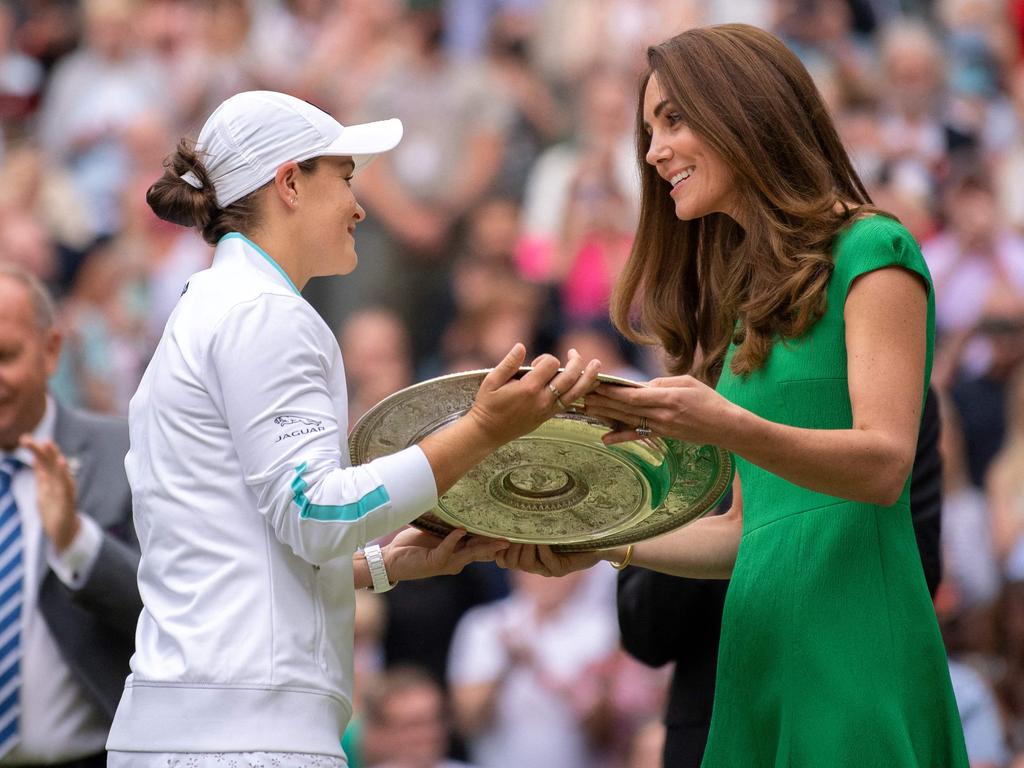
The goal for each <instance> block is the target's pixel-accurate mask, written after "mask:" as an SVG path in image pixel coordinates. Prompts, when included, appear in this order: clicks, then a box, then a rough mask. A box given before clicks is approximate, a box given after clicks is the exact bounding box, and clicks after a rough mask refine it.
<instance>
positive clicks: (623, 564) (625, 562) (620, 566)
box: [608, 544, 633, 571]
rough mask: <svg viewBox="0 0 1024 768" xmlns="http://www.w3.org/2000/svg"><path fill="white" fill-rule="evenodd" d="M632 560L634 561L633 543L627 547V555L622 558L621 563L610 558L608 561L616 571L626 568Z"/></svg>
mask: <svg viewBox="0 0 1024 768" xmlns="http://www.w3.org/2000/svg"><path fill="white" fill-rule="evenodd" d="M632 561H633V545H632V544H630V545H629V546H628V547H626V556H625V557H624V558H622V562H621V563H617V562H615V561H614V560H609V561H608V563H609V565H611V567H612V568H614V569H615V570H616V571H621V570H622V569H623V568H625V567H626V566H627V565H629V564H630V563H631V562H632Z"/></svg>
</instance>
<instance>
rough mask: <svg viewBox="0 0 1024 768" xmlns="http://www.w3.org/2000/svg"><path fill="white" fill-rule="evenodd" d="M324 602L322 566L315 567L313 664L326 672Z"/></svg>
mask: <svg viewBox="0 0 1024 768" xmlns="http://www.w3.org/2000/svg"><path fill="white" fill-rule="evenodd" d="M324 623H325V617H324V601H323V600H322V599H321V597H320V566H319V565H314V566H313V662H314V663H315V664H316V665H317V666H318V667H320V669H321V670H323V671H324V672H326V671H327V661H326V660H325V658H324V652H323V648H324V637H323V635H324Z"/></svg>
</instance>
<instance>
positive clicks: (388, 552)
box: [381, 527, 508, 583]
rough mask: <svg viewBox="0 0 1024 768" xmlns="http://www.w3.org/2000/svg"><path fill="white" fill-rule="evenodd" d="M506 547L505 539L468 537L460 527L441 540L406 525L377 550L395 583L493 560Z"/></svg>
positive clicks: (460, 569) (457, 571) (455, 570)
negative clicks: (388, 542) (379, 550)
mask: <svg viewBox="0 0 1024 768" xmlns="http://www.w3.org/2000/svg"><path fill="white" fill-rule="evenodd" d="M507 547H508V542H507V541H501V540H499V539H488V538H486V537H484V536H468V535H467V534H466V532H465V531H464V530H462V529H461V528H457V529H456V530H454V531H452V532H451V533H449V534H448V535H447V536H445V537H444V538H443V539H442V538H440V537H439V536H434V535H433V534H430V533H427V532H425V531H420V530H418V529H416V528H411V527H410V528H406V529H404V530H403V531H401V532H400V533H399V534H398V535H397V536H395V538H394V539H392V540H391V543H390V544H388V545H387V546H385V547H383V549H382V550H381V553H382V554H383V556H384V565H385V567H386V568H387V572H388V578H389V579H391V581H392V583H395V582H399V581H410V580H412V579H425V578H427V577H429V576H449V575H452V574H456V573H459V572H461V571H462V569H463V568H465V567H466V566H467V565H469V564H470V563H478V562H484V561H488V560H494V559H495V557H496V556H497V555H499V554H500V553H501V552H502V551H504V550H505V548H507Z"/></svg>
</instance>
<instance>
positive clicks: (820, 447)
mask: <svg viewBox="0 0 1024 768" xmlns="http://www.w3.org/2000/svg"><path fill="white" fill-rule="evenodd" d="M648 60H649V69H648V73H647V76H646V78H645V80H644V83H643V88H642V91H641V94H640V100H639V105H638V132H637V137H638V139H637V148H638V155H639V158H640V161H641V167H642V177H643V193H642V194H643V198H642V207H641V216H640V223H639V228H638V232H637V237H636V241H635V244H634V247H633V251H632V254H631V257H630V261H629V263H628V265H627V267H626V268H625V271H624V273H623V275H622V276H621V278H620V281H619V284H618V286H617V289H616V294H615V297H614V300H613V308H612V314H613V318H614V319H615V321H616V323H617V324H618V326H619V328H620V329H622V330H623V332H625V333H626V334H627V335H629V336H630V337H632V338H633V339H635V340H642V341H648V342H654V343H659V344H660V345H661V346H662V347H663V348H664V350H665V352H666V355H667V359H668V360H669V361H670V365H671V368H672V370H673V372H674V373H675V374H677V375H675V376H672V377H670V378H663V379H658V380H655V381H653V382H651V386H650V387H648V388H645V389H629V388H619V387H611V386H602V387H600V388H599V389H598V390H597V392H596V393H595V394H592V395H590V396H588V397H587V399H586V407H587V411H588V413H590V414H592V415H595V416H599V417H602V418H605V419H608V420H611V421H613V422H617V423H618V424H619V425H620V426H621V428H620V429H617V430H614V431H612V432H610V433H609V434H608V435H607V436H606V438H605V439H606V441H607V442H608V443H613V442H619V441H622V440H627V439H637V438H638V437H641V438H642V437H646V436H649V435H650V434H652V433H653V434H654V435H659V436H665V437H673V438H678V439H682V440H687V441H690V442H696V443H714V444H717V445H720V446H722V447H724V448H727V449H728V450H730V451H732V452H733V453H734V454H735V456H736V463H737V467H738V473H737V477H736V480H735V482H734V488H733V490H734V493H733V499H734V500H733V506H732V508H731V509H730V510H729V511H728V512H726V513H725V514H723V515H720V516H715V517H708V518H704V519H702V520H699V521H697V522H696V523H693V524H692V525H690V526H687V527H685V528H682V529H680V530H678V531H675V532H674V533H670V534H667V535H665V536H662V537H660V538H657V539H652V540H649V541H645V542H643V543H641V544H637V545H636V546H635V547H631V548H628V549H614V550H608V551H605V552H602V553H600V554H583V555H572V556H559V555H555V554H553V553H552V552H551V551H550V550H549V549H547V548H545V547H526V546H519V545H512V546H511V547H510V548H509V549H508V550H506V552H505V553H504V554H503V555H501V556H500V560H501V561H502V564H503V565H506V566H508V567H519V568H525V569H527V570H533V571H537V572H541V573H547V574H550V575H558V574H561V573H564V572H567V571H568V570H573V569H576V568H580V567H586V566H588V565H591V564H593V563H594V562H596V561H597V560H598V559H599V558H603V559H608V560H612V561H613V564H614V565H616V566H617V567H618V566H621V565H623V564H624V563H626V562H632V563H633V564H634V565H640V566H643V567H647V568H652V569H655V570H658V571H663V572H665V573H670V574H674V575H679V576H692V577H704V578H708V577H721V578H731V583H730V587H729V594H728V598H727V601H726V607H725V616H724V619H723V628H722V639H721V648H720V655H719V665H718V682H717V687H716V695H715V705H714V714H713V717H712V725H711V732H710V737H709V741H708V747H707V750H706V752H705V756H704V763H703V765H704V766H705V768H739V767H742V768H762V767H763V766H778V767H782V766H789V767H792V768H825V767H827V768H845V767H846V766H849V767H850V768H853V767H854V766H856V767H857V768H904V767H909V766H922V767H924V766H927V768H947V767H950V766H956V767H959V766H964V768H966V766H967V757H966V754H965V750H964V742H963V733H962V728H961V725H960V720H959V716H958V713H957V708H956V702H955V700H954V698H953V693H952V688H951V685H950V680H949V672H948V668H947V664H946V656H945V652H944V649H943V646H942V641H941V638H940V636H939V630H938V626H937V622H936V619H935V614H934V611H933V609H932V605H931V601H930V599H929V596H928V591H927V588H926V585H925V580H924V575H923V572H922V568H921V563H920V560H919V557H918V553H917V547H916V544H915V540H914V532H913V529H912V526H911V520H910V512H909V506H908V491H909V474H910V468H911V465H912V463H913V458H914V449H915V442H916V437H917V432H918V422H919V419H920V414H921V406H922V403H923V398H924V394H925V388H926V383H927V381H928V379H929V376H930V371H931V362H932V338H933V331H934V303H933V292H932V287H931V281H930V277H929V274H928V270H927V267H926V266H925V263H924V260H923V259H922V257H921V253H920V250H919V248H918V246H917V244H916V243H915V242H914V240H913V238H912V237H911V236H910V234H909V233H908V232H907V231H906V229H904V228H903V226H902V225H900V224H899V222H897V221H896V220H895V219H894V218H892V217H891V216H888V215H886V214H884V213H882V212H881V211H879V210H878V209H876V208H874V207H873V206H872V204H871V200H870V198H869V196H868V193H867V191H866V190H865V188H864V185H863V184H862V183H861V181H860V179H859V178H858V177H857V174H856V172H855V171H854V169H853V166H852V164H851V163H850V160H849V158H848V156H847V153H846V151H845V150H844V149H843V146H842V143H841V142H840V139H839V137H838V135H837V133H836V130H835V128H834V126H833V124H832V121H831V119H830V118H829V115H828V111H827V109H826V107H825V105H824V104H823V102H822V100H821V97H820V95H819V94H818V93H817V90H816V89H815V87H814V84H813V82H812V80H811V78H810V76H809V75H808V73H807V71H806V70H805V69H804V67H803V65H802V64H801V63H800V61H799V60H798V59H797V57H796V56H795V55H793V53H792V52H791V51H789V50H788V49H787V48H786V47H785V46H784V45H783V44H782V43H781V42H780V41H779V40H778V39H776V38H775V37H773V36H772V35H770V34H768V33H766V32H764V31H762V30H759V29H756V28H753V27H749V26H745V25H725V26H718V27H708V28H700V29H693V30H689V31H687V32H684V33H682V34H680V35H678V36H676V37H674V38H672V39H670V40H668V41H666V42H665V43H662V44H661V45H658V46H655V47H652V48H651V49H650V50H649V52H648ZM669 768H670V767H669Z"/></svg>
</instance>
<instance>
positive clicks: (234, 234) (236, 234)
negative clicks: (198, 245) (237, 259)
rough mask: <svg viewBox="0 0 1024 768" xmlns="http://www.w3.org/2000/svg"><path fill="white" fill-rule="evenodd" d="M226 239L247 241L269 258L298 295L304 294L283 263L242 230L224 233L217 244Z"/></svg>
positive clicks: (251, 246) (271, 263)
mask: <svg viewBox="0 0 1024 768" xmlns="http://www.w3.org/2000/svg"><path fill="white" fill-rule="evenodd" d="M225 240H241V241H242V242H243V243H246V244H247V245H248V246H249V247H250V248H254V249H255V250H256V251H257V252H258V253H259V254H260V256H262V257H263V258H264V259H266V260H267V263H269V264H270V266H272V267H273V268H274V269H276V270H277V271H278V272H279V273H280V275H281V277H283V278H284V279H285V282H286V283H288V285H289V287H291V289H292V290H293V291H295V293H296V294H297V295H299V296H301V295H302V291H300V290H299V289H298V288H296V287H295V283H293V282H292V279H291V278H290V277H288V273H287V272H285V271H284V270H283V269H281V265H280V264H278V263H277V262H276V261H274V259H273V258H271V256H270V254H269V253H267V252H266V251H264V250H263V249H262V248H260V247H259V246H258V245H256V243H254V242H253V241H252V240H250V239H249V238H248V237H246V236H245V235H243V234H242V233H241V232H228V233H227V234H226V235H224V237H222V238H221V239H220V240H218V241H217V245H220V244H221V243H223V242H224V241H225Z"/></svg>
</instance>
